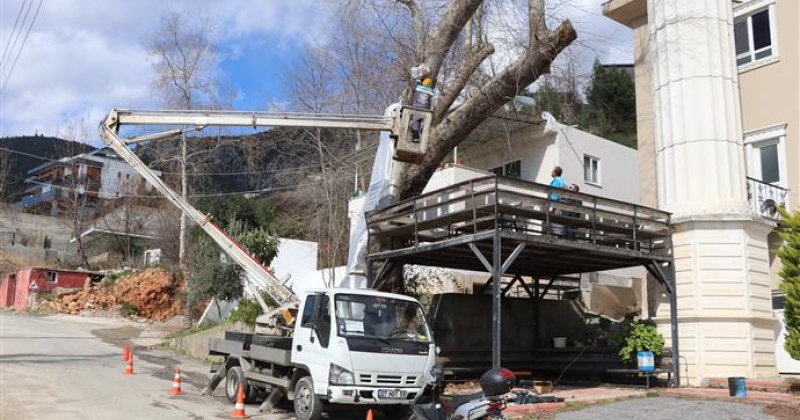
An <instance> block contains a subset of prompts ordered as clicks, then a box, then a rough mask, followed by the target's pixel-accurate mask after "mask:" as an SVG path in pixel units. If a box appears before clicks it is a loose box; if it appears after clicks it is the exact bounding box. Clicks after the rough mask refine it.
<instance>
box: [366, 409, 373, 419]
mask: <svg viewBox="0 0 800 420" xmlns="http://www.w3.org/2000/svg"><path fill="white" fill-rule="evenodd" d="M367 420H373V418H372V409H371V408H370V409H369V410H367Z"/></svg>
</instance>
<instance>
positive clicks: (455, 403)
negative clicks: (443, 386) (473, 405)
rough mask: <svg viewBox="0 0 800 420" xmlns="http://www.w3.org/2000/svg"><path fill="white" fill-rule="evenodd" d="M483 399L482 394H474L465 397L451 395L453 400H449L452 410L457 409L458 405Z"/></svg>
mask: <svg viewBox="0 0 800 420" xmlns="http://www.w3.org/2000/svg"><path fill="white" fill-rule="evenodd" d="M482 397H483V392H476V393H474V394H467V395H453V398H452V399H451V400H450V401H451V404H453V409H456V408H458V407H459V406H460V405H462V404H464V403H467V402H470V401H472V400H476V399H478V398H482Z"/></svg>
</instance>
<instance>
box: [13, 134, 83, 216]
mask: <svg viewBox="0 0 800 420" xmlns="http://www.w3.org/2000/svg"><path fill="white" fill-rule="evenodd" d="M4 149H9V150H13V151H16V152H21V153H25V154H27V155H33V156H40V157H42V158H45V159H40V158H35V157H32V156H27V155H23V154H20V153H13V152H12V153H9V152H8V151H6V150H4ZM94 149H95V148H94V147H92V146H89V145H88V144H84V143H79V142H76V141H69V140H64V139H60V138H58V137H48V136H42V135H37V136H17V137H2V138H0V156H2V154H8V156H9V158H10V171H9V179H8V180H7V181H6V182H7V184H8V187H7V189H6V191H5V192H4V194H3V195H4V197H0V199H2V201H7V202H13V201H17V200H19V198H20V196H21V194H22V192H23V191H25V185H24V182H23V181H24V180H25V177H26V175H27V173H28V171H29V170H30V169H32V168H35V167H37V166H39V165H41V164H42V163H44V162H46V161H47V160H46V159H60V158H62V157H66V156H74V155H77V154H79V153H86V152H91V151H92V150H94ZM2 172H3V171H0V173H2Z"/></svg>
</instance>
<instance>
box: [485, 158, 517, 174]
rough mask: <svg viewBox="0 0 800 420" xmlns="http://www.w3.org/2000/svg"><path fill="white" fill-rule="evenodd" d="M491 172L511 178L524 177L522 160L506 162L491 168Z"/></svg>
mask: <svg viewBox="0 0 800 420" xmlns="http://www.w3.org/2000/svg"><path fill="white" fill-rule="evenodd" d="M489 172H491V173H493V174H495V175H498V176H507V177H509V178H522V161H521V160H515V161H513V162H508V163H506V164H503V165H500V166H497V167H494V168H491V169H489Z"/></svg>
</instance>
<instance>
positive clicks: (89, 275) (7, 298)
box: [0, 267, 103, 310]
mask: <svg viewBox="0 0 800 420" xmlns="http://www.w3.org/2000/svg"><path fill="white" fill-rule="evenodd" d="M102 277H103V275H102V274H100V273H97V272H93V271H81V270H61V269H57V268H45V267H28V268H21V269H19V270H17V271H15V272H12V273H9V274H8V275H7V276H6V277H5V278H4V279H3V280H2V282H0V308H14V309H16V310H25V309H28V308H29V307H30V301H31V298H32V296H33V294H35V293H51V292H54V291H56V289H57V288H58V289H77V288H81V287H83V285H84V284H85V283H86V282H87V281H99V280H100V279H101V278H102Z"/></svg>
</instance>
